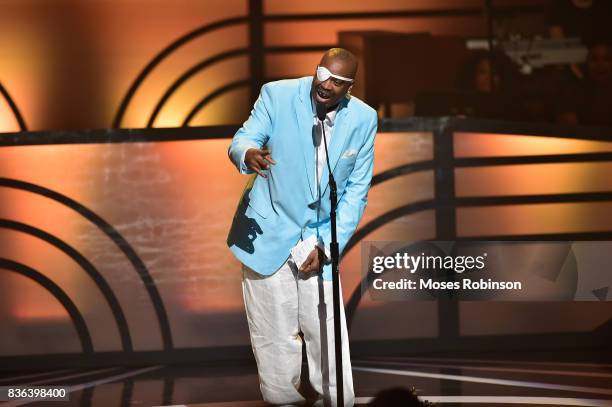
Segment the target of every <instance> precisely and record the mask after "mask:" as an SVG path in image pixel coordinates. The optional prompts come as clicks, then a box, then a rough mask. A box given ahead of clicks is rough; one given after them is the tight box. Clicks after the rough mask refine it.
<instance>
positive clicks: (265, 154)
mask: <svg viewBox="0 0 612 407" xmlns="http://www.w3.org/2000/svg"><path fill="white" fill-rule="evenodd" d="M244 163H245V164H246V166H247V168H249V169H250V170H253V171H255V172H256V173H257V174H259V175H261V176H262V177H264V178H267V176H266V174H264V173H263V171H264V170H267V169H268V168H270V164H276V161H274V160H273V159H272V156H271V155H270V150H268V149H267V148H264V149H259V148H249V149H248V150H247V152H246V154H245V156H244Z"/></svg>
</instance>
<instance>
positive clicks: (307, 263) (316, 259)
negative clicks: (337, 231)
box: [300, 246, 325, 273]
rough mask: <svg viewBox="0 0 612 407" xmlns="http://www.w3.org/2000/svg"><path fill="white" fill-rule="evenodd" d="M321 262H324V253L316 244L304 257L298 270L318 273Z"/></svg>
mask: <svg viewBox="0 0 612 407" xmlns="http://www.w3.org/2000/svg"><path fill="white" fill-rule="evenodd" d="M323 263H325V253H324V252H323V250H321V249H320V248H319V247H318V246H317V247H315V248H314V249H313V251H311V252H310V254H309V255H308V257H306V260H304V263H303V264H302V267H300V271H301V272H302V273H313V272H314V273H318V272H319V270H321V267H322V266H323Z"/></svg>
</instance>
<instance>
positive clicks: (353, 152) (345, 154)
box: [342, 149, 357, 158]
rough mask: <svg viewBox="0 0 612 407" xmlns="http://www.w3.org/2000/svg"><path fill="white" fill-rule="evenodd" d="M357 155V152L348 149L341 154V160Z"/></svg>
mask: <svg viewBox="0 0 612 407" xmlns="http://www.w3.org/2000/svg"><path fill="white" fill-rule="evenodd" d="M356 155H357V150H354V149H350V150H346V151H345V152H344V153H343V154H342V158H350V157H354V156H356Z"/></svg>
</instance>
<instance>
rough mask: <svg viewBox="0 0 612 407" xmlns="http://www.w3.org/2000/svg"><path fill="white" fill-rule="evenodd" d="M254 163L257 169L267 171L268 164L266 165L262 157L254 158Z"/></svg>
mask: <svg viewBox="0 0 612 407" xmlns="http://www.w3.org/2000/svg"><path fill="white" fill-rule="evenodd" d="M255 161H256V162H257V164H258V165H259V168H263V169H264V170H267V169H268V167H270V164H268V162H267V161H266V160H264V158H263V157H262V156H257V157H255Z"/></svg>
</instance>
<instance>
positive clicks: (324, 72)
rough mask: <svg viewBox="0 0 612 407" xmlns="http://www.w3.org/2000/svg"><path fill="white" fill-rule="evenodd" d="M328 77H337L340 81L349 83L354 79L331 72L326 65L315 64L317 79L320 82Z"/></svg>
mask: <svg viewBox="0 0 612 407" xmlns="http://www.w3.org/2000/svg"><path fill="white" fill-rule="evenodd" d="M329 78H335V79H339V80H341V81H345V82H349V83H353V82H354V79H351V78H345V77H344V76H340V75H336V74H333V73H331V72H330V71H329V69H327V68H326V67H324V66H321V65H318V66H317V79H318V80H319V81H320V82H325V81H326V80H328V79H329Z"/></svg>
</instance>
